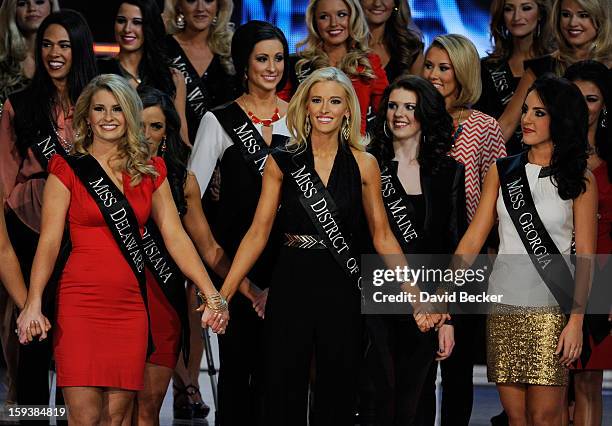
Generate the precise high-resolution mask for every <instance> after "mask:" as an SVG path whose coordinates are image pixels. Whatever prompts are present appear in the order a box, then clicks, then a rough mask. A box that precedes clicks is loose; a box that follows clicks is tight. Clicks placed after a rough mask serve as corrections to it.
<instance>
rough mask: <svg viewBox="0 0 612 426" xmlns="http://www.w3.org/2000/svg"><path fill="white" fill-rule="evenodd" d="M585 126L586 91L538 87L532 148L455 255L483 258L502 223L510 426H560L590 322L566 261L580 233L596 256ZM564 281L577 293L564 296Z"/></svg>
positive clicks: (499, 271)
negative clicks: (575, 304)
mask: <svg viewBox="0 0 612 426" xmlns="http://www.w3.org/2000/svg"><path fill="white" fill-rule="evenodd" d="M570 111H571V113H570ZM587 117H588V112H587V107H586V104H585V102H584V101H583V100H582V99H581V97H580V91H579V90H578V89H577V88H576V87H575V86H573V85H572V84H571V83H569V82H568V81H567V80H563V79H558V78H554V77H547V76H544V77H541V78H538V79H537V80H536V81H535V83H534V84H533V86H532V87H531V89H530V90H529V92H528V95H527V97H526V99H525V101H524V103H523V113H522V117H521V126H522V130H523V135H524V143H525V144H526V145H528V146H529V149H528V150H527V151H525V152H523V153H521V154H518V155H516V156H512V157H507V158H505V159H500V160H498V161H497V163H496V165H494V166H492V167H491V169H490V170H489V172H488V174H487V176H486V178H485V182H484V188H483V193H482V198H481V200H480V204H479V206H478V209H477V211H476V214H475V216H474V218H473V220H472V222H471V224H470V227H469V228H468V230H467V232H466V234H465V235H464V237H463V239H462V240H461V242H460V243H459V246H458V247H457V251H456V254H458V255H475V254H478V253H479V251H480V248H481V246H482V245H483V244H484V242H485V240H486V237H487V235H488V234H489V232H490V230H491V228H492V227H493V225H494V224H495V222H496V219H497V218H499V228H498V229H499V234H500V247H499V256H498V258H497V259H496V262H495V265H494V267H493V271H492V273H491V277H490V280H489V294H501V295H503V299H502V300H503V304H501V303H499V304H493V305H492V306H491V307H490V309H489V316H488V319H487V367H488V377H489V381H492V382H495V383H496V384H497V389H498V391H499V395H500V399H501V403H502V405H503V407H504V410H505V411H506V413H507V414H508V418H509V423H510V425H511V426H526V425H527V424H529V425H555V426H557V425H560V424H562V421H563V411H564V410H563V407H564V406H565V398H564V397H565V392H566V386H567V379H568V371H569V370H568V367H569V366H570V365H571V364H572V363H573V362H575V361H576V360H577V359H578V357H579V356H580V353H581V351H582V319H583V318H582V314H580V313H576V312H572V313H571V314H570V315H568V316H566V315H565V314H567V313H569V312H570V310H571V309H570V308H568V307H567V305H568V303H571V302H572V300H573V295H572V291H573V290H574V287H577V288H578V286H574V284H573V283H574V278H573V272H572V269H573V267H572V265H571V263H569V262H568V261H567V259H566V257H567V256H566V257H563V256H561V255H569V254H570V253H571V252H572V234H574V239H573V240H574V242H575V250H576V254H577V255H590V254H592V253H594V252H595V236H596V214H597V187H596V183H595V180H594V177H593V175H592V174H591V173H590V172H589V171H588V170H587V168H586V159H587V149H588V145H587V144H588V142H587V130H588V120H587ZM529 254H535V256H528V255H529ZM505 255H514V256H505ZM538 259H539V260H540V261H541V263H539V262H538ZM548 260H550V262H549V263H547V261H548ZM578 265H579V266H577V268H580V269H578V271H582V269H581V266H580V264H578ZM551 268H554V272H552V273H551ZM576 275H578V273H577V274H576ZM563 278H565V282H566V283H569V284H570V285H571V289H572V290H571V291H568V290H567V288H566V290H565V292H563V291H559V290H558V289H559V287H558V286H557V284H558V283H559V282H562V281H563ZM568 288H570V287H569V286H568ZM569 306H572V305H571V304H569Z"/></svg>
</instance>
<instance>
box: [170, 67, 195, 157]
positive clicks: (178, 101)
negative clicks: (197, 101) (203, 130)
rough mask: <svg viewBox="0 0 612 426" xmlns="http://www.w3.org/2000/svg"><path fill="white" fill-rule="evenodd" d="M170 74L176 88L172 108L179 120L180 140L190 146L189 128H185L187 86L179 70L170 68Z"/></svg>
mask: <svg viewBox="0 0 612 426" xmlns="http://www.w3.org/2000/svg"><path fill="white" fill-rule="evenodd" d="M170 72H171V73H172V81H173V82H174V87H175V88H176V94H175V95H174V108H176V112H177V113H178V116H179V118H180V119H181V131H180V133H181V138H182V139H183V142H185V144H187V145H189V146H191V141H190V140H189V131H188V129H189V127H187V112H186V108H187V86H186V85H185V79H184V78H183V74H182V73H181V72H180V71H179V70H177V69H175V68H170Z"/></svg>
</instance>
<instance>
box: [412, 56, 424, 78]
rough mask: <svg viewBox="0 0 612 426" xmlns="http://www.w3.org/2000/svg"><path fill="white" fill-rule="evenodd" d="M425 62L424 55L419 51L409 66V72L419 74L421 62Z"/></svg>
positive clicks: (421, 67)
mask: <svg viewBox="0 0 612 426" xmlns="http://www.w3.org/2000/svg"><path fill="white" fill-rule="evenodd" d="M424 63H425V57H424V56H423V52H422V51H421V52H420V53H419V56H417V58H416V59H415V60H414V62H413V63H412V66H411V67H410V74H413V75H421V73H422V72H423V64H424Z"/></svg>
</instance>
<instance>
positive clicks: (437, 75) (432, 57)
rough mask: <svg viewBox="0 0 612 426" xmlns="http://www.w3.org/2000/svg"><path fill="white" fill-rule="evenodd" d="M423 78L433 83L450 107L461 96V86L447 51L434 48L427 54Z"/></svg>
mask: <svg viewBox="0 0 612 426" xmlns="http://www.w3.org/2000/svg"><path fill="white" fill-rule="evenodd" d="M423 77H424V78H425V79H427V80H429V81H430V82H431V84H433V86H434V87H435V88H436V89H437V90H438V92H440V93H441V94H442V96H443V97H444V100H445V101H447V102H446V105H449V104H450V103H452V102H450V103H449V102H448V101H452V100H455V99H457V97H458V96H459V84H458V82H457V79H456V77H455V70H454V68H453V63H452V62H451V60H450V57H449V56H448V53H447V52H446V50H445V49H441V48H439V47H436V46H433V47H431V48H430V49H429V51H428V52H427V56H426V57H425V65H424V66H423Z"/></svg>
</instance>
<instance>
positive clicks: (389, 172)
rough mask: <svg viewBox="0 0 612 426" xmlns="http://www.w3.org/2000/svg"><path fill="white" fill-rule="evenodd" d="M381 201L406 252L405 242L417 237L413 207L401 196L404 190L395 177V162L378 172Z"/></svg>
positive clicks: (407, 242)
mask: <svg viewBox="0 0 612 426" xmlns="http://www.w3.org/2000/svg"><path fill="white" fill-rule="evenodd" d="M380 183H381V193H382V199H383V203H384V205H385V210H387V217H388V218H389V224H390V225H391V228H392V230H393V234H394V235H395V237H396V238H397V241H398V242H399V243H400V244H401V246H402V249H404V251H405V252H406V251H407V249H406V244H409V243H410V241H412V240H415V239H417V238H419V235H418V234H417V232H416V229H415V227H414V213H415V211H414V207H413V206H412V204H410V203H409V202H408V201H407V200H406V198H405V197H404V196H403V194H405V191H404V189H403V187H402V184H401V182H400V180H399V178H398V177H397V162H395V161H394V162H392V163H391V164H388V165H385V166H384V167H383V168H382V170H381V172H380Z"/></svg>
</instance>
